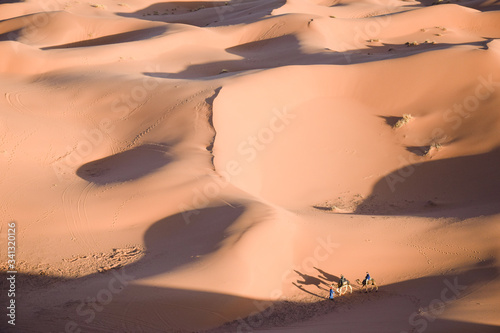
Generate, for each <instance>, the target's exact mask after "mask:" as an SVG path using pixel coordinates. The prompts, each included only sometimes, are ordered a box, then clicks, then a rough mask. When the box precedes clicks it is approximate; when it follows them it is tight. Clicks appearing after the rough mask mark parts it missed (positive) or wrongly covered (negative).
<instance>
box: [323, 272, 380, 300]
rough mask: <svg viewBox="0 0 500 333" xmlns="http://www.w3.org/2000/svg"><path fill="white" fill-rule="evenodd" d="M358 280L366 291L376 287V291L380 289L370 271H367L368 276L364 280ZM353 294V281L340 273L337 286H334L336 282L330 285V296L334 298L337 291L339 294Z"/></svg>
mask: <svg viewBox="0 0 500 333" xmlns="http://www.w3.org/2000/svg"><path fill="white" fill-rule="evenodd" d="M356 282H357V283H358V284H359V285H360V286H361V290H364V291H365V293H367V292H369V291H372V290H373V289H375V291H378V286H377V283H375V280H374V279H373V278H372V277H371V276H370V274H369V273H368V272H366V277H365V278H364V279H363V281H360V280H359V279H356ZM348 291H349V293H351V294H352V286H351V282H349V280H347V279H346V278H345V277H344V275H343V274H341V275H340V280H339V282H338V284H337V288H334V284H333V283H332V284H331V286H330V296H329V297H328V298H330V299H333V295H334V294H335V292H337V294H339V296H342V295H344V294H347V292H348Z"/></svg>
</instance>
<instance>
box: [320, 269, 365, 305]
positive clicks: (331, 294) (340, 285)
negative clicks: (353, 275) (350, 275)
mask: <svg viewBox="0 0 500 333" xmlns="http://www.w3.org/2000/svg"><path fill="white" fill-rule="evenodd" d="M371 279H372V278H371V276H370V273H368V272H366V276H365V279H364V280H363V285H366V284H368V281H370V280H371ZM346 284H349V280H347V279H346V278H345V277H344V274H340V280H339V284H338V288H342V286H344V285H346ZM334 295H335V289H334V287H333V283H332V284H331V285H330V296H329V297H328V298H329V299H333V296H334Z"/></svg>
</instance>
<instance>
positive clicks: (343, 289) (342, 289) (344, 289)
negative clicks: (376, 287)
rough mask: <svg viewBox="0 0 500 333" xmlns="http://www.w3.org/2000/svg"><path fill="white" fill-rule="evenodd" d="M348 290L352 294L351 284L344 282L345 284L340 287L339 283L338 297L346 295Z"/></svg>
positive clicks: (347, 281)
mask: <svg viewBox="0 0 500 333" xmlns="http://www.w3.org/2000/svg"><path fill="white" fill-rule="evenodd" d="M348 290H349V292H350V293H351V294H352V286H351V283H350V282H349V280H346V281H345V284H343V285H341V284H340V282H339V283H338V285H337V293H338V294H339V296H342V295H344V294H347V291H348Z"/></svg>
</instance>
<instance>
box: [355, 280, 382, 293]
mask: <svg viewBox="0 0 500 333" xmlns="http://www.w3.org/2000/svg"><path fill="white" fill-rule="evenodd" d="M356 282H357V283H358V284H359V285H361V286H362V287H361V290H363V289H364V290H365V292H368V291H372V290H373V288H375V291H378V286H377V284H376V283H375V280H374V279H370V280H368V283H366V279H364V280H363V282H361V281H360V280H359V279H356ZM368 286H369V287H368ZM368 288H370V290H368Z"/></svg>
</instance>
